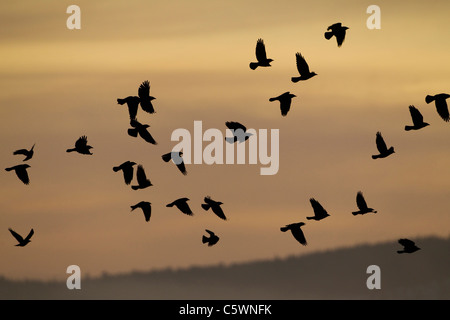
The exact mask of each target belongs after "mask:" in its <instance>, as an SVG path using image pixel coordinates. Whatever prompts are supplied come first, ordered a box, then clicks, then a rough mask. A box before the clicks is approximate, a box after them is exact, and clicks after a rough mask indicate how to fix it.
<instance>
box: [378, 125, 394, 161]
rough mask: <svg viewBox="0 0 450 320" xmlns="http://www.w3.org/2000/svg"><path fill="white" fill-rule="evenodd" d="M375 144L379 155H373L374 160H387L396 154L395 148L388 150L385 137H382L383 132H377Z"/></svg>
mask: <svg viewBox="0 0 450 320" xmlns="http://www.w3.org/2000/svg"><path fill="white" fill-rule="evenodd" d="M375 142H376V144H377V149H378V152H379V154H376V155H372V159H379V158H386V157H388V156H390V155H391V154H393V153H394V152H395V151H394V147H390V148H389V149H388V147H387V146H386V143H385V142H384V139H383V136H382V135H381V132H379V131H378V132H377V136H376V140H375Z"/></svg>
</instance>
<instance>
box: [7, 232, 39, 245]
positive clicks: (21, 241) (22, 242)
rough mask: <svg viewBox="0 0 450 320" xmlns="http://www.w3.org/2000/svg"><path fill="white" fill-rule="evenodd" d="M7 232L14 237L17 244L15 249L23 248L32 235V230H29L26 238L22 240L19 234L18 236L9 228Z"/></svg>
mask: <svg viewBox="0 0 450 320" xmlns="http://www.w3.org/2000/svg"><path fill="white" fill-rule="evenodd" d="M8 230H9V232H11V234H12V235H13V236H14V238H16V240H17V241H18V242H19V243H18V244H16V247H25V246H26V245H27V244H28V243H30V242H31V240H30V239H31V237H32V236H33V234H34V230H33V229H31V230H30V232H29V233H28V235H27V237H26V238H25V239H24V238H23V237H22V236H21V235H20V234H18V233H17V232H15V231H14V230H12V229H11V228H9V229H8Z"/></svg>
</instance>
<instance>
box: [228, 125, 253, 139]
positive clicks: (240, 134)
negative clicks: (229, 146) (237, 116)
mask: <svg viewBox="0 0 450 320" xmlns="http://www.w3.org/2000/svg"><path fill="white" fill-rule="evenodd" d="M225 125H226V126H227V128H228V129H230V130H231V133H232V134H233V136H232V137H225V141H226V142H228V143H235V142H239V143H241V142H244V141H247V140H248V139H249V138H250V137H251V136H252V135H253V134H252V133H248V132H247V128H246V127H245V126H244V125H243V124H242V123H239V122H236V121H227V122H225Z"/></svg>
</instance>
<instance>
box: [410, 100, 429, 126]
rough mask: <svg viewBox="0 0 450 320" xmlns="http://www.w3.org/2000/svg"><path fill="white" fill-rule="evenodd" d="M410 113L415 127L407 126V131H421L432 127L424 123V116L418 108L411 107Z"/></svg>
mask: <svg viewBox="0 0 450 320" xmlns="http://www.w3.org/2000/svg"><path fill="white" fill-rule="evenodd" d="M409 113H410V114H411V118H412V121H413V125H412V126H405V130H406V131H410V130H419V129H422V128H424V127H426V126H429V125H430V124H429V123H426V122H423V116H422V114H421V113H420V111H419V110H418V109H417V108H416V107H414V106H409Z"/></svg>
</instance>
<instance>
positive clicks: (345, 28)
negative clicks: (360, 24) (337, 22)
mask: <svg viewBox="0 0 450 320" xmlns="http://www.w3.org/2000/svg"><path fill="white" fill-rule="evenodd" d="M342 29H344V30H347V29H350V28H349V27H342Z"/></svg>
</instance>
